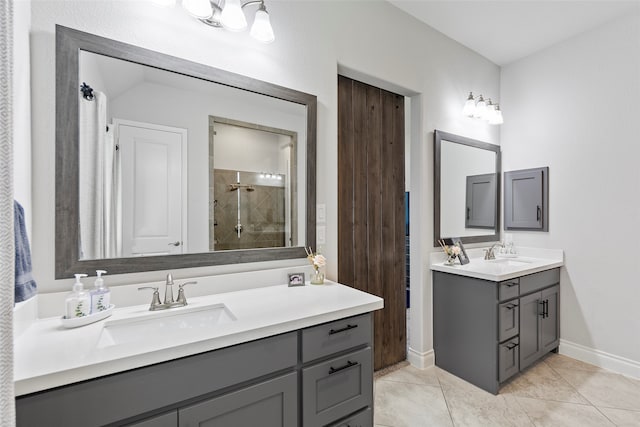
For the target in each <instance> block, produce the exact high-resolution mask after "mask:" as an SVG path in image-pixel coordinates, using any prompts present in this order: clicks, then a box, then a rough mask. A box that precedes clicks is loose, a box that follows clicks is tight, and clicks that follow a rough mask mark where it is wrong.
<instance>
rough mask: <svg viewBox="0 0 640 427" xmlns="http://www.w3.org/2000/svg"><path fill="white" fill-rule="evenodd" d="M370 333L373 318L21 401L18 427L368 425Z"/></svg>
mask: <svg viewBox="0 0 640 427" xmlns="http://www.w3.org/2000/svg"><path fill="white" fill-rule="evenodd" d="M372 331H373V321H372V315H371V314H370V313H367V314H362V315H359V316H354V317H349V318H346V319H341V320H338V321H334V322H329V323H325V324H321V325H317V326H312V327H309V328H305V329H302V330H298V331H292V332H287V333H284V334H280V335H275V336H271V337H267V338H263V339H259V340H255V341H250V342H247V343H243V344H238V345H235V346H232V347H226V348H222V349H218V350H214V351H209V352H206V353H201V354H196V355H193V356H188V357H184V358H181V359H176V360H171V361H168V362H163V363H159V364H156V365H151V366H146V367H142V368H138V369H133V370H130V371H126V372H121V373H117V374H113V375H108V376H105V377H100V378H96V379H93V380H89V381H84V382H81V383H76V384H71V385H67V386H63V387H59V388H56V389H52V390H46V391H42V392H39V393H33V394H30V395H26V396H20V397H18V398H16V417H17V426H18V427H32V426H46V425H53V424H51V420H56V422H55V425H60V426H65V427H93V426H105V425H108V426H129V427H196V426H223V427H236V426H237V427H247V426H260V427H271V426H273V427H296V426H303V427H313V426H325V425H332V424H335V423H341V422H343V421H344V420H346V419H355V420H358V419H359V420H361V421H359V424H351V425H352V427H353V426H356V425H362V426H367V427H371V426H372V425H373V416H372V415H371V414H372V411H371V408H372V406H373V353H372V346H373V333H372ZM367 414H369V415H367ZM362 420H364V422H362ZM337 425H340V424H337Z"/></svg>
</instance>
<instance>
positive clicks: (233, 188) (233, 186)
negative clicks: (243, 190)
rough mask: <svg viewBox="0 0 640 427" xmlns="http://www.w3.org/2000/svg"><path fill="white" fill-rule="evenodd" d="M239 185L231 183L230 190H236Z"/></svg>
mask: <svg viewBox="0 0 640 427" xmlns="http://www.w3.org/2000/svg"><path fill="white" fill-rule="evenodd" d="M238 187H239V186H238V185H236V184H229V191H236V190H237V189H238Z"/></svg>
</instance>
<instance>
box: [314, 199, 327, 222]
mask: <svg viewBox="0 0 640 427" xmlns="http://www.w3.org/2000/svg"><path fill="white" fill-rule="evenodd" d="M325 222H327V205H325V204H324V203H321V204H318V205H316V223H317V224H324V223H325Z"/></svg>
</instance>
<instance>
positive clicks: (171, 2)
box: [151, 0, 177, 7]
mask: <svg viewBox="0 0 640 427" xmlns="http://www.w3.org/2000/svg"><path fill="white" fill-rule="evenodd" d="M176 1H177V0H151V2H152V3H153V4H155V5H156V6H160V7H173V6H175V5H176Z"/></svg>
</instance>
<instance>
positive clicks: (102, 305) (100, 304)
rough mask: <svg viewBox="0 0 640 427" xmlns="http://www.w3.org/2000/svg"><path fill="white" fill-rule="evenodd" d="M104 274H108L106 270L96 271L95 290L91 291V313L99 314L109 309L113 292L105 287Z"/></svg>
mask: <svg viewBox="0 0 640 427" xmlns="http://www.w3.org/2000/svg"><path fill="white" fill-rule="evenodd" d="M103 274H107V272H106V270H96V275H97V276H98V277H97V278H96V282H95V286H96V287H95V288H94V289H92V290H91V292H90V294H91V313H98V312H100V311H104V310H107V309H109V304H110V300H111V291H110V290H109V288H107V287H106V286H105V285H104V279H103V278H102V275H103Z"/></svg>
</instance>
